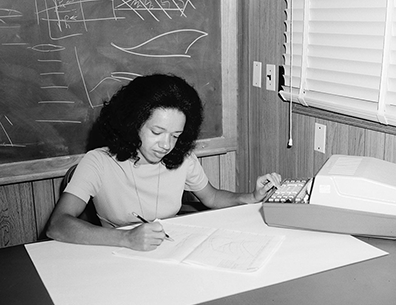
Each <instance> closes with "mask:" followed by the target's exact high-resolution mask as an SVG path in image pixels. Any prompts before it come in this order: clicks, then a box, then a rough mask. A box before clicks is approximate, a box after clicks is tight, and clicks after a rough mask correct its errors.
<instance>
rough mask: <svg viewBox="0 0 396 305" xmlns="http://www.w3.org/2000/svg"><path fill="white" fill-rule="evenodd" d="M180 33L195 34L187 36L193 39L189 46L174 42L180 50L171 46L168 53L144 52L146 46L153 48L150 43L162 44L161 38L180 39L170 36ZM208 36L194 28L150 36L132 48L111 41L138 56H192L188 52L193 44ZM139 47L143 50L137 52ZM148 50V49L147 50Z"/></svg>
mask: <svg viewBox="0 0 396 305" xmlns="http://www.w3.org/2000/svg"><path fill="white" fill-rule="evenodd" d="M180 33H187V34H192V35H193V36H192V37H191V36H189V37H187V38H188V39H190V40H192V41H191V42H190V43H189V42H188V41H187V46H186V47H183V45H182V44H173V45H172V46H173V48H179V49H180V50H171V47H172V46H169V48H167V52H168V54H148V53H143V52H144V47H146V46H148V49H149V50H153V48H151V47H150V44H158V45H161V44H162V43H161V42H160V40H162V39H163V40H164V41H175V40H177V41H180V39H177V37H176V38H174V39H172V38H170V39H169V37H170V36H180V35H179V34H180ZM205 36H208V33H206V32H203V31H200V30H194V29H181V30H175V31H169V32H166V33H163V34H161V35H157V36H155V37H153V38H150V39H149V40H147V41H145V42H143V43H141V44H139V45H137V46H134V47H130V48H124V47H120V46H117V45H116V44H114V43H113V42H112V43H111V45H112V46H113V47H115V48H117V49H119V50H121V51H124V52H126V53H130V54H133V55H138V56H145V57H187V58H190V57H191V56H190V55H188V54H187V52H188V50H189V49H190V48H191V47H192V46H193V44H194V43H196V42H197V41H198V40H199V39H201V38H202V37H205ZM139 49H143V52H135V51H134V50H139ZM161 51H163V48H162V49H161ZM146 52H147V51H146ZM157 52H159V50H158V49H157Z"/></svg>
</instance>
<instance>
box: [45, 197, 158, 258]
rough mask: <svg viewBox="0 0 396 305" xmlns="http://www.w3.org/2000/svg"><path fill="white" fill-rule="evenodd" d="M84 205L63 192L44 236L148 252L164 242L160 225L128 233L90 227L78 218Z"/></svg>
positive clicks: (147, 226) (156, 223) (143, 225)
mask: <svg viewBox="0 0 396 305" xmlns="http://www.w3.org/2000/svg"><path fill="white" fill-rule="evenodd" d="M85 206H86V203H85V202H84V201H83V200H81V199H80V198H78V197H77V196H75V195H72V194H70V193H67V192H65V193H63V194H62V195H61V197H60V199H59V201H58V203H57V205H56V207H55V209H54V211H53V213H52V215H51V218H50V221H49V225H48V229H47V236H48V237H50V238H52V239H55V240H58V241H63V242H70V243H78V244H88V245H106V246H119V247H127V248H131V249H134V250H141V251H148V250H153V249H155V248H156V247H158V246H159V245H160V244H161V243H162V241H163V240H164V239H165V233H164V231H163V229H162V226H161V224H160V223H159V222H153V223H148V224H142V225H140V226H138V227H136V228H133V229H131V230H117V229H112V228H105V227H101V226H96V225H93V224H91V223H89V222H86V221H84V220H82V219H79V218H78V216H79V215H80V214H81V213H82V212H83V210H84V209H85Z"/></svg>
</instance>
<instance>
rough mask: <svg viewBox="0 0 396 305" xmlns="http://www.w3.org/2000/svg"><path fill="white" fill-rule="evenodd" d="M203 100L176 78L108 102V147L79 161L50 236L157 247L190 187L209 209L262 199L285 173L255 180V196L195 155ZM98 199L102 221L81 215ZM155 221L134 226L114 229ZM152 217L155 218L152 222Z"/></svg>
mask: <svg viewBox="0 0 396 305" xmlns="http://www.w3.org/2000/svg"><path fill="white" fill-rule="evenodd" d="M202 116H203V109H202V103H201V100H200V98H199V96H198V94H197V92H196V91H195V89H194V88H193V87H191V86H190V85H189V84H188V83H187V82H185V81H184V80H183V79H181V78H179V77H177V76H171V75H160V74H156V75H150V76H145V77H137V78H135V79H134V80H133V81H131V82H130V83H129V84H128V85H126V86H124V87H122V88H121V89H120V90H119V91H118V92H117V93H116V94H115V95H114V96H113V97H112V98H111V99H110V101H108V102H105V103H104V106H103V109H102V111H101V113H100V116H99V117H98V120H97V122H96V125H97V126H98V128H99V130H100V132H101V133H102V137H103V139H104V143H105V146H104V147H102V148H97V149H94V150H91V151H89V152H88V153H87V154H86V155H85V156H84V157H83V159H82V160H81V161H80V163H79V165H78V166H77V169H76V171H75V173H74V175H73V178H72V180H71V181H70V183H69V184H68V185H67V187H66V189H65V191H64V192H63V194H62V195H61V197H60V199H59V202H58V203H57V205H56V208H55V209H54V212H53V214H52V215H51V219H50V222H49V227H48V231H47V235H48V236H49V237H50V238H53V239H57V240H60V241H65V242H73V243H81V244H95V245H109V246H122V247H128V248H131V249H134V250H142V251H147V250H153V249H155V248H156V247H158V246H159V245H160V244H161V243H162V242H163V240H164V239H166V234H165V232H164V231H163V229H162V226H161V224H160V223H159V222H155V221H154V220H155V219H157V218H159V219H161V218H168V217H173V216H175V215H176V213H177V212H178V211H179V210H180V207H181V198H182V194H183V191H184V190H188V191H191V192H193V193H194V194H195V195H196V196H197V197H198V199H199V200H200V201H201V202H202V203H203V204H204V205H206V206H207V207H209V208H223V207H228V206H234V205H238V204H246V203H256V202H260V201H262V199H263V198H264V196H265V195H266V193H267V192H268V191H269V190H270V189H271V188H272V187H273V186H275V187H278V186H279V183H280V176H279V175H278V174H276V173H273V174H267V175H264V176H262V177H259V178H258V179H257V183H256V188H255V190H254V192H253V193H248V194H238V193H233V192H229V191H225V190H219V189H216V188H214V187H213V186H212V185H211V184H210V182H209V181H208V178H207V176H206V175H205V173H204V171H203V169H202V167H201V165H200V163H199V161H198V159H197V157H196V156H195V154H194V153H193V152H192V150H193V148H194V145H195V141H196V140H197V138H198V135H199V130H200V126H201V123H202ZM90 198H92V200H93V202H94V204H95V208H96V211H97V214H98V217H99V218H100V220H101V223H102V226H95V225H92V224H90V223H88V222H86V221H83V220H81V219H79V218H78V216H79V215H80V214H81V213H82V212H83V210H84V208H85V206H86V203H87V202H88V201H89V200H90ZM137 216H141V217H142V218H143V219H147V220H148V221H149V223H144V224H142V225H139V226H136V227H135V228H133V229H130V230H115V229H114V228H115V227H118V226H124V225H128V224H131V223H140V222H141V219H139V218H138V217H137ZM151 221H153V222H151Z"/></svg>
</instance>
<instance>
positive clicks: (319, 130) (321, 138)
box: [314, 123, 326, 153]
mask: <svg viewBox="0 0 396 305" xmlns="http://www.w3.org/2000/svg"><path fill="white" fill-rule="evenodd" d="M314 150H315V151H318V152H321V153H325V151H326V125H323V124H319V123H315V141H314Z"/></svg>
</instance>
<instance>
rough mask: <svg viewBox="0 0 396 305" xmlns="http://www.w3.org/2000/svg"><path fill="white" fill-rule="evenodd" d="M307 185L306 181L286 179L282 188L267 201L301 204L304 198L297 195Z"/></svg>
mask: <svg viewBox="0 0 396 305" xmlns="http://www.w3.org/2000/svg"><path fill="white" fill-rule="evenodd" d="M306 183H307V180H306V179H286V180H284V181H283V182H282V184H281V186H280V188H278V189H276V190H275V192H274V193H273V194H272V195H271V196H270V197H269V198H268V199H267V202H284V203H289V202H290V203H291V202H300V201H301V200H302V198H299V197H298V196H297V195H298V194H299V193H300V191H301V190H302V188H303V187H304V186H305V184H306Z"/></svg>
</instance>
